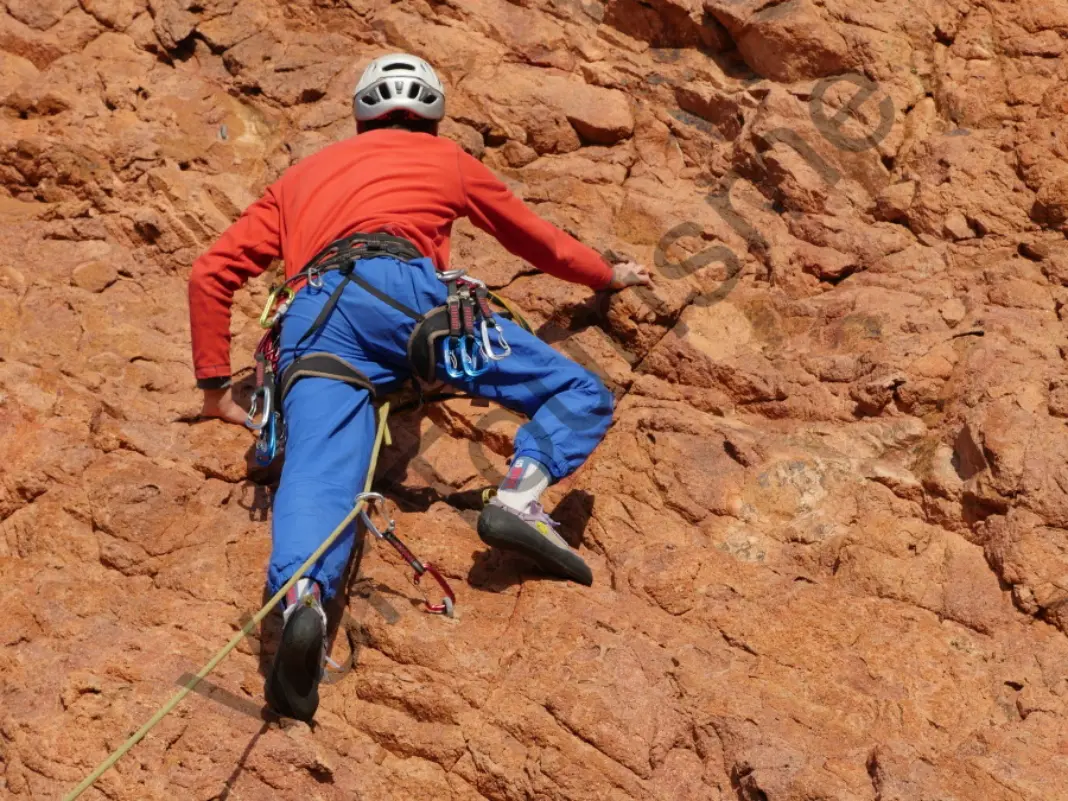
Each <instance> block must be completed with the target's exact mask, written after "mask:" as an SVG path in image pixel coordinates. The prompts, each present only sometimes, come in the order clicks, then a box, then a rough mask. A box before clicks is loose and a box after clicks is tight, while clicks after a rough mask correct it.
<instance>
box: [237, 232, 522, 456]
mask: <svg viewBox="0 0 1068 801" xmlns="http://www.w3.org/2000/svg"><path fill="white" fill-rule="evenodd" d="M378 256H391V257H393V258H396V259H399V260H402V261H412V260H414V259H417V258H421V257H422V254H421V253H420V252H419V250H418V249H417V248H416V247H415V245H413V244H412V243H411V242H409V241H408V240H406V239H402V238H401V237H396V236H392V235H390V234H360V233H358V234H353V235H352V236H349V237H346V238H345V239H340V240H338V241H336V242H332V243H331V244H329V245H327V247H326V248H324V249H323V250H322V251H321V252H320V253H319V254H318V255H316V256H315V258H313V259H312V260H311V262H310V263H309V265H308V266H307V267H306V268H304V269H303V270H301V271H300V272H299V273H297V274H296V275H294V276H292V277H291V278H289V279H287V280H286V281H285V282H283V283H282V284H281V285H280V286H277V287H275V288H273V289H272V290H271V292H270V294H269V295H268V297H267V303H266V304H265V305H264V308H263V312H262V313H261V314H260V320H259V322H260V325H261V326H262V327H264V328H266V329H267V331H266V333H265V334H264V336H263V338H262V339H261V340H260V344H259V346H257V348H256V387H255V390H254V392H253V396H252V408H251V410H250V411H249V416H248V419H247V420H246V425H247V426H248V427H249V428H250V429H252V430H253V431H256V432H258V434H259V436H258V437H257V440H256V461H257V463H259V464H260V465H261V466H267V465H269V464H271V462H272V461H274V459H275V456H276V455H277V453H278V449H279V447H280V446H281V445H282V444H283V443H284V440H285V426H284V425H283V420H282V404H283V401H284V400H285V396H286V394H287V393H288V391H289V389H290V388H291V387H292V385H293V382H294V381H295V380H296V379H298V378H301V377H304V376H317V377H320V378H333V379H337V380H339V381H344V382H346V383H349V384H353V385H355V386H359V387H363V388H365V389H367V390H368V391H369V392H370V393H371V395H372V398H374V397H375V387H374V385H373V383H372V382H371V380H370V379H369V378H368V377H367V376H365V375H364V374H363V373H362V372H360V371H359V370H357V369H356V368H355V367H353V366H352V365H350V364H349V363H348V362H346V361H345V360H344V359H341V358H340V357H338V356H336V355H334V354H330V353H324V352H311V353H305V354H301V355H300V356H298V357H296V358H295V359H294V360H293V362H292V364H290V365H289V367H287V368H286V370H285V372H284V373H283V374H282V375H281V376H279V375H278V366H279V365H278V356H279V344H278V343H279V337H280V332H281V323H282V320H283V318H284V316H285V313H286V311H288V309H289V306H290V304H292V302H293V298H294V296H295V295H296V290H295V289H294V288H293V287H294V285H295V284H297V283H299V282H300V281H302V280H305V281H307V283H308V285H309V286H311V287H313V288H319V287H322V286H323V278H322V277H323V273H325V272H329V271H331V270H338V271H339V272H341V274H342V275H343V280H342V281H340V282H339V283H338V285H337V287H336V288H335V289H334V290H333V292H331V294H330V297H329V298H328V299H327V301H326V303H325V304H324V305H323V308H322V310H321V311H320V312H319V315H318V316H317V317H316V319H315V321H314V322H313V323H312V324H311V325H310V326H309V327H308V329H307V330H306V331H305V332H304V334H303V335H302V336H301V338H300V340H299V341H298V342H297V345H298V347H299V346H300V345H301V344H303V343H304V342H305V340H307V339H308V338H309V337H311V336H312V335H313V334H314V333H315V332H316V331H318V330H319V329H320V328H322V326H323V325H324V324H325V323H326V320H327V318H328V317H329V316H330V314H331V312H332V311H333V310H334V308H335V307H336V306H337V304H338V301H339V300H340V299H341V293H342V292H343V291H344V289H345V285H346V284H347V283H349V282H352V283H354V284H356V285H357V286H359V287H361V288H362V289H363V290H364V291H366V292H368V293H369V294H370V295H372V296H374V297H375V298H377V299H378V300H380V301H382V302H383V303H386V304H388V305H390V306H392V307H393V308H394V309H397V310H398V311H400V312H401V313H402V314H404V315H405V316H407V317H408V318H410V319H412V320H414V321H415V323H416V324H415V327H414V328H413V330H412V333H411V336H410V337H409V338H408V345H407V355H408V362H409V364H410V365H411V368H412V374H413V376H414V377H415V378H416V379H421V380H423V381H426V382H428V383H433V382H434V380H435V378H436V377H437V376H436V375H435V373H436V367H435V365H436V363H437V359H436V358H435V353H436V348H437V343H438V342H439V341H441V343H442V344H441V347H442V358H443V361H444V363H445V373H446V375H447V376H448V378H450V379H452V380H454V381H457V380H463V379H465V378H467V379H473V378H478V377H479V376H481V375H483V374H484V373H485V372H486V371H487V370H489V369H490V367H491V366H492V365H493V363H494V362H498V361H500V360H501V359H503V358H505V357H506V356H508V355H509V354H510V353H511V351H512V349H511V347H510V346H509V344H508V341H507V340H506V339H505V338H504V330H503V329H502V328H501V325H500V322H498V320H497V315H498V314H499V315H500V316H501V317H506V318H511V319H514V320H515V321H516V322H517V323H518V324H519V325H521V326H522V327H523V328H525V329H526V330H527V331H530V330H531V328H530V325H529V324H528V323H527V322H526V320H524V319H523V317H522V315H520V314H519V313H518V312H517V311H515V310H514V309H513V308H512V307H511V306H510V305H509V304H508V303H507V302H506V301H504V300H503V299H502V298H500V297H498V296H497V295H496V294H494V293H493V292H490V291H489V289H488V288H487V287H486V283H485V282H484V281H481V280H479V279H477V278H474V277H472V276H468V275H466V273H465V271H464V270H463V269H454V270H447V271H445V272H442V273H439V274H438V278H439V279H440V280H441V281H443V282H444V283H445V284H446V287H447V296H446V301H445V305H443V306H438V307H436V308H434V309H431V310H430V311H429V312H427V313H426V314H419V313H417V312H415V311H413V310H412V309H410V308H408V307H407V306H405V305H404V304H402V303H400V302H398V301H396V300H395V299H393V298H392V297H390V296H389V295H387V294H385V293H384V292H381V291H380V290H379V289H377V288H376V287H374V286H372V285H371V284H370V283H368V282H367V281H366V280H364V279H363V278H362V277H361V276H360V275H358V274H357V273H356V271H355V270H356V265H357V263H358V262H359V261H360V260H362V259H369V258H375V257H378ZM491 300H492V301H493V302H495V303H497V304H498V305H499V306H501V307H502V309H503V311H501V312H494V310H493V306H492V305H491V303H490V301H491ZM490 329H493V331H494V332H495V334H494V335H493V336H491V334H490ZM494 339H496V342H494V341H493V340H494ZM416 386H417V387H418V382H416ZM419 394H420V397H421V396H422V393H421V390H420V393H419Z"/></svg>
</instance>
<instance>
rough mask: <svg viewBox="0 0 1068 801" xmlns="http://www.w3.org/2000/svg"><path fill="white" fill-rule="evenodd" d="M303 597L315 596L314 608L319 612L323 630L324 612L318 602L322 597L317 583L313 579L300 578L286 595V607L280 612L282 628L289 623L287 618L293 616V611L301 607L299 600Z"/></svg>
mask: <svg viewBox="0 0 1068 801" xmlns="http://www.w3.org/2000/svg"><path fill="white" fill-rule="evenodd" d="M305 595H314V596H315V600H316V603H315V608H316V609H317V610H318V612H319V616H320V617H321V618H322V619H323V628H325V627H326V611H325V610H324V609H323V605H322V603H321V602H320V600H319V599H320V598H321V597H322V595H321V591H320V589H319V585H318V583H316V581H315V580H314V579H310V578H302V579H297V583H296V584H294V585H293V587H292V589H290V591H289V592H287V593H286V607H285V609H283V610H282V625H283V626H284V625H285V624H286V623H288V622H289V616H290V615H292V614H293V611H294V610H295V609H297V607H299V606H300V605H301V600H300V599H301V598H303V597H304V596H305Z"/></svg>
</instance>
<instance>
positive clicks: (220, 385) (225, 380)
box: [197, 375, 230, 389]
mask: <svg viewBox="0 0 1068 801" xmlns="http://www.w3.org/2000/svg"><path fill="white" fill-rule="evenodd" d="M228 386H230V376H228V375H217V376H212V377H211V378H198V379H197V389H226V388H227V387H228Z"/></svg>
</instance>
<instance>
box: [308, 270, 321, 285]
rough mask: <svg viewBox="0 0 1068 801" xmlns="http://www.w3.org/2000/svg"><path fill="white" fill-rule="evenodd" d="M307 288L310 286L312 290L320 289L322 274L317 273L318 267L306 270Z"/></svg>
mask: <svg viewBox="0 0 1068 801" xmlns="http://www.w3.org/2000/svg"><path fill="white" fill-rule="evenodd" d="M308 286H310V287H311V288H312V289H322V287H323V274H322V273H321V272H319V268H318V267H309V268H308Z"/></svg>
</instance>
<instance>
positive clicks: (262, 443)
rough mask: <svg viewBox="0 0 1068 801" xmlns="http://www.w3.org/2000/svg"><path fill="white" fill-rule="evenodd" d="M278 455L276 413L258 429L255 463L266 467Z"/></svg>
mask: <svg viewBox="0 0 1068 801" xmlns="http://www.w3.org/2000/svg"><path fill="white" fill-rule="evenodd" d="M277 453H278V412H274V413H272V414H271V415H270V417H268V419H267V422H266V424H265V425H264V427H263V428H262V429H260V435H259V436H258V437H257V438H256V463H257V464H258V465H259V466H260V467H266V466H267V465H269V464H270V463H271V462H273V461H274V457H275V454H277Z"/></svg>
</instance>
